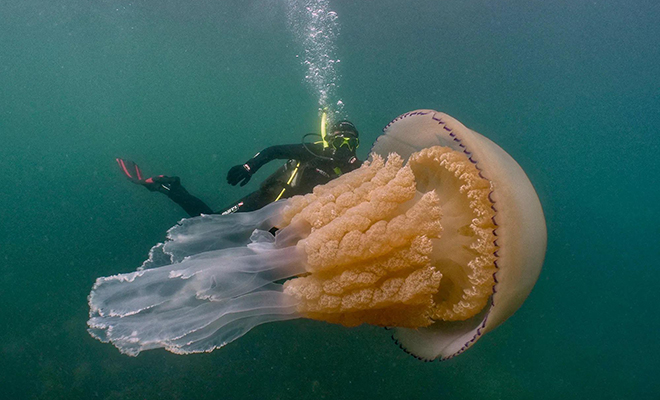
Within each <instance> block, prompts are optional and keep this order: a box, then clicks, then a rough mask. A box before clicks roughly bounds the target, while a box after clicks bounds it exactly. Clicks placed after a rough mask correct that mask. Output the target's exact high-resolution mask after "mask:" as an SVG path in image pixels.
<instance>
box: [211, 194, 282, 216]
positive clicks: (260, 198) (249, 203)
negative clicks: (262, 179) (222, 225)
mask: <svg viewBox="0 0 660 400" xmlns="http://www.w3.org/2000/svg"><path fill="white" fill-rule="evenodd" d="M275 197H276V196H273V190H271V189H270V188H261V189H259V190H257V191H254V192H252V193H250V194H248V195H247V196H245V197H243V198H242V199H240V200H238V201H237V202H235V203H232V204H231V205H230V206H229V207H225V208H222V209H221V210H220V211H217V212H216V214H222V215H225V214H232V213H236V212H247V211H254V210H259V209H260V208H262V207H264V206H266V205H268V204H270V203H272V202H273V201H275Z"/></svg>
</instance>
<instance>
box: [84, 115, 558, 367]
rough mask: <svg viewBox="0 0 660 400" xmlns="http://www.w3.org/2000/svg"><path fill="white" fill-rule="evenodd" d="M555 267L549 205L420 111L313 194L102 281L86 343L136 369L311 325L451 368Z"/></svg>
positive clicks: (205, 224) (180, 229)
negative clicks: (141, 359) (258, 333)
mask: <svg viewBox="0 0 660 400" xmlns="http://www.w3.org/2000/svg"><path fill="white" fill-rule="evenodd" d="M272 227H277V228H278V230H277V232H276V233H275V234H274V235H273V234H272V233H271V232H273V230H272V229H271V228H272ZM544 251H545V226H544V220H543V214H542V211H541V208H540V204H539V203H538V198H537V197H536V194H535V193H534V190H533V188H532V186H531V184H530V183H529V180H527V177H526V176H525V174H524V172H522V170H521V169H520V167H519V166H518V165H517V164H516V163H515V161H513V160H512V159H511V157H509V156H508V155H507V154H506V153H505V152H504V151H503V150H501V149H500V148H499V147H497V146H496V145H495V144H493V143H492V142H490V141H488V139H486V138H484V137H482V136H480V135H478V134H477V133H474V132H472V131H469V130H468V129H467V128H465V127H463V126H462V125H460V123H458V122H457V121H455V120H453V119H451V117H448V116H445V115H444V114H440V113H437V112H435V111H431V110H419V111H416V112H411V113H407V114H404V115H402V116H401V117H399V118H397V119H395V120H394V121H393V122H392V123H391V124H389V125H388V126H387V127H386V129H385V133H384V135H383V136H381V137H380V138H379V139H378V140H377V142H376V143H375V145H374V148H373V154H372V156H371V159H370V161H368V162H366V163H365V164H364V165H363V166H362V167H361V168H359V169H357V170H355V171H353V172H351V173H348V174H344V175H342V176H341V177H339V178H337V179H335V180H333V181H331V182H329V183H328V184H326V185H323V186H317V187H316V188H315V189H314V191H313V193H310V194H308V195H305V196H295V197H292V198H290V199H287V200H284V201H280V202H276V203H273V204H271V205H269V206H266V207H264V208H263V209H261V210H258V211H255V212H250V213H242V214H231V215H225V216H221V215H203V216H200V217H196V218H192V219H188V220H183V221H182V222H181V223H180V224H179V225H177V226H175V227H174V228H172V229H171V230H170V231H169V232H168V240H167V241H166V242H165V243H164V244H160V245H157V246H155V247H154V248H153V249H152V251H151V253H150V258H149V260H147V262H145V264H143V267H142V268H141V269H139V270H138V271H135V272H131V273H127V274H119V275H114V276H111V277H104V278H99V279H97V281H96V283H95V285H94V287H93V289H92V292H91V294H90V296H89V304H90V320H89V321H88V325H89V331H90V333H91V334H92V335H93V336H94V337H96V338H98V339H99V340H101V341H104V342H111V343H113V344H114V345H115V346H116V347H118V348H119V350H120V351H122V352H124V353H126V354H129V355H137V354H138V353H139V352H140V351H143V350H148V349H154V348H165V349H167V350H169V351H172V352H174V353H178V354H188V353H196V352H208V351H212V350H213V349H215V348H218V347H221V346H223V345H225V344H227V343H229V342H231V341H233V340H235V339H237V338H239V337H240V336H242V335H243V334H245V333H246V332H248V331H249V330H250V329H251V328H253V327H254V326H257V325H259V324H262V323H265V322H271V321H279V320H287V319H294V318H310V319H316V320H322V321H327V322H331V323H338V324H342V325H345V326H356V325H360V324H362V323H369V324H373V325H378V326H386V327H394V328H395V329H396V333H395V336H396V338H397V340H398V341H399V342H400V344H401V345H402V347H404V348H405V349H407V351H409V352H411V353H412V354H414V355H416V356H417V357H419V358H423V359H435V358H447V357H451V356H453V355H455V354H457V353H459V352H461V351H463V350H464V349H465V348H467V347H468V346H470V345H471V344H472V343H474V342H475V341H476V340H477V339H478V338H479V337H480V336H481V335H482V334H483V333H485V332H486V331H488V330H491V329H492V328H494V327H495V326H497V325H498V324H499V323H501V322H502V321H504V319H506V318H507V317H508V316H509V315H511V314H512V313H513V312H514V311H515V309H517V308H518V307H519V306H520V304H521V303H522V301H524V298H525V297H526V296H527V294H528V293H529V291H530V290H531V288H532V286H533V284H534V281H535V280H536V278H537V276H538V273H539V270H540V267H541V263H542V259H543V254H544Z"/></svg>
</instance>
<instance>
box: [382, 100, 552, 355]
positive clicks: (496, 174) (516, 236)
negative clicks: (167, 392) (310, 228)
mask: <svg viewBox="0 0 660 400" xmlns="http://www.w3.org/2000/svg"><path fill="white" fill-rule="evenodd" d="M432 146H444V147H447V148H451V149H453V150H455V151H457V152H460V153H463V154H465V155H466V156H467V157H468V158H469V160H470V162H471V163H473V164H474V166H475V167H476V168H477V169H478V170H479V171H480V172H479V174H480V175H481V176H482V177H484V178H486V179H487V180H488V181H490V182H491V185H492V188H491V191H490V194H489V198H490V200H491V201H492V209H493V211H494V215H493V216H492V220H493V223H494V225H495V227H494V231H493V234H494V235H495V241H494V244H495V246H496V252H495V253H494V254H495V256H496V260H495V263H494V265H495V267H496V272H495V275H494V282H493V283H494V285H493V288H492V295H491V296H490V298H489V304H488V306H487V307H484V308H483V309H482V310H481V311H480V312H479V313H478V314H476V315H474V316H472V317H470V318H469V319H466V320H464V321H442V320H438V321H436V322H435V323H434V324H433V325H431V326H429V327H425V328H419V329H415V330H412V329H405V328H396V329H395V334H394V338H395V339H396V340H397V341H398V342H399V344H400V345H401V347H402V348H404V349H405V350H407V351H409V352H411V353H412V354H413V355H416V356H418V357H420V358H423V359H435V358H438V357H441V358H443V359H446V358H450V357H453V356H455V355H457V354H460V353H461V352H463V351H465V350H466V349H467V348H469V347H470V346H472V345H473V344H474V343H475V342H476V341H477V340H478V339H479V338H480V337H481V336H482V335H483V334H485V333H486V332H489V331H491V330H493V329H495V328H496V327H497V326H498V325H500V324H501V323H502V322H504V321H505V320H506V319H507V318H508V317H510V316H511V315H512V314H513V313H514V312H515V311H516V310H517V309H518V308H519V307H520V306H521V305H522V303H523V302H524V301H525V299H526V298H527V296H528V295H529V293H530V292H531V290H532V288H533V286H534V284H535V283H536V280H537V278H538V276H539V273H540V272H541V267H542V265H543V259H544V257H545V250H546V241H547V233H546V225H545V218H544V215H543V210H542V208H541V203H540V202H539V198H538V196H537V194H536V191H535V190H534V187H533V186H532V184H531V182H530V181H529V178H528V177H527V175H526V174H525V172H524V171H523V170H522V168H521V167H520V165H518V163H517V162H516V161H515V160H514V159H513V158H512V157H511V156H510V155H509V154H507V153H506V152H505V151H504V150H503V149H502V148H501V147H499V146H498V145H497V144H495V143H493V142H492V141H491V140H489V139H488V138H486V137H484V136H482V135H480V134H479V133H477V132H475V131H472V130H470V129H468V128H466V127H465V126H464V125H463V124H461V123H460V122H459V121H457V120H456V119H454V118H452V117H450V116H449V115H447V114H444V113H440V112H437V111H434V110H416V111H411V112H408V113H405V114H402V115H401V116H399V117H397V118H396V119H394V120H393V121H392V122H390V124H388V125H387V126H386V127H385V129H384V134H383V135H381V136H380V137H379V138H378V139H377V140H376V142H375V143H374V146H373V148H372V152H373V153H375V154H381V155H382V154H387V153H388V152H392V151H396V152H397V153H398V154H400V155H401V156H402V157H404V158H407V157H410V155H411V154H413V153H414V152H417V151H419V150H421V149H425V148H429V147H432ZM436 183H438V184H439V186H438V187H436V190H439V191H441V190H442V189H441V187H440V186H442V182H438V181H436ZM418 189H420V190H422V191H424V190H428V187H424V186H423V185H418Z"/></svg>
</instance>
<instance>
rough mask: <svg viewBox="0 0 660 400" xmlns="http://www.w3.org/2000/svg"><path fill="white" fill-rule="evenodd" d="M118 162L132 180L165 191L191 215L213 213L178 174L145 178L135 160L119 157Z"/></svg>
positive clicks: (149, 188) (151, 189)
mask: <svg viewBox="0 0 660 400" xmlns="http://www.w3.org/2000/svg"><path fill="white" fill-rule="evenodd" d="M116 160H117V164H119V168H120V169H121V171H122V173H123V174H124V175H125V176H126V178H128V179H129V180H130V181H131V182H133V183H135V184H137V185H142V186H144V187H145V188H147V189H148V190H149V191H151V192H160V193H164V194H166V195H167V197H169V198H170V199H172V201H174V202H175V203H176V204H178V205H179V206H181V208H183V210H184V211H185V212H187V213H188V215H190V216H191V217H196V216H198V215H200V214H212V213H213V210H211V208H210V207H209V206H207V205H206V204H205V203H204V202H203V201H201V200H200V199H198V198H197V197H195V196H193V195H191V194H190V193H188V191H187V190H186V189H185V188H184V187H183V186H181V180H180V179H179V177H178V176H165V175H158V176H153V177H151V178H144V177H143V175H142V171H140V167H138V166H137V164H135V163H134V162H133V161H130V160H124V159H122V158H117V159H116Z"/></svg>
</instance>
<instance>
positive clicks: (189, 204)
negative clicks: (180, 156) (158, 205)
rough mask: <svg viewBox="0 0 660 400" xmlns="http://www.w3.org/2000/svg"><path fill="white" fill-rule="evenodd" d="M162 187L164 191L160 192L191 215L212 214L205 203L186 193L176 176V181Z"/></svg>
mask: <svg viewBox="0 0 660 400" xmlns="http://www.w3.org/2000/svg"><path fill="white" fill-rule="evenodd" d="M175 178H176V177H175ZM163 187H164V188H165V189H166V191H163V190H161V192H163V193H165V194H166V195H167V197H169V198H170V199H172V201H173V202H175V203H176V204H178V205H179V206H180V207H181V208H183V210H184V211H185V212H187V213H188V215H190V216H191V217H196V216H198V215H200V214H213V210H211V208H210V207H209V206H207V205H206V203H204V202H203V201H202V200H200V199H198V198H197V197H195V196H193V195H192V194H190V193H188V191H187V190H186V189H185V188H184V187H183V186H182V185H181V183H180V182H179V178H176V183H173V184H170V185H163ZM168 187H169V188H168Z"/></svg>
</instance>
